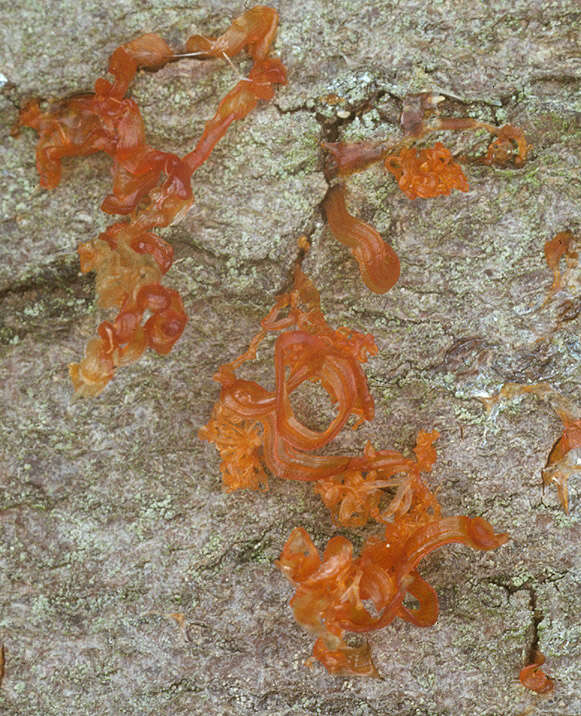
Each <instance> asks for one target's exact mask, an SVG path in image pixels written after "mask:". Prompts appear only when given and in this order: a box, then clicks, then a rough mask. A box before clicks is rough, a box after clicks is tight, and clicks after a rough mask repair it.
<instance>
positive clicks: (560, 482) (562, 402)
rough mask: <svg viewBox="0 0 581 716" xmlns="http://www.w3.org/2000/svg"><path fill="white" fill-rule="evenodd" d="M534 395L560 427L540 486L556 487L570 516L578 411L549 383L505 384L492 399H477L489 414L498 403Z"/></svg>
mask: <svg viewBox="0 0 581 716" xmlns="http://www.w3.org/2000/svg"><path fill="white" fill-rule="evenodd" d="M527 393H533V394H534V395H536V396H537V397H539V398H541V399H543V400H545V401H546V402H547V403H548V404H549V405H550V406H551V407H552V408H553V410H554V411H555V412H556V414H557V415H558V416H559V418H560V420H561V422H562V423H563V432H562V434H561V437H560V438H559V439H558V440H557V442H556V443H555V444H554V445H553V448H552V450H551V452H550V453H549V457H548V458H547V464H546V465H545V468H544V469H543V470H542V477H543V485H555V487H556V488H557V492H558V494H559V499H560V500H561V504H562V506H563V509H564V510H565V512H569V490H568V486H567V482H568V479H569V477H570V476H571V475H572V474H573V473H575V472H579V471H581V459H580V458H581V455H580V454H579V452H580V451H579V449H580V448H581V410H580V409H579V408H578V407H577V406H575V405H574V404H573V403H571V401H569V400H568V399H567V398H565V397H564V396H563V395H561V393H559V392H558V391H556V390H555V389H554V388H553V387H552V386H551V385H549V384H548V383H533V384H530V385H526V384H521V383H505V384H504V385H503V386H502V388H501V389H500V390H499V391H498V393H496V394H495V395H492V396H489V397H480V400H482V402H483V403H484V406H485V408H486V410H487V412H488V413H490V412H491V411H492V409H493V407H494V406H495V405H496V404H497V403H498V402H499V401H500V400H503V399H504V400H507V399H508V400H510V399H514V398H515V397H517V396H519V395H523V394H527Z"/></svg>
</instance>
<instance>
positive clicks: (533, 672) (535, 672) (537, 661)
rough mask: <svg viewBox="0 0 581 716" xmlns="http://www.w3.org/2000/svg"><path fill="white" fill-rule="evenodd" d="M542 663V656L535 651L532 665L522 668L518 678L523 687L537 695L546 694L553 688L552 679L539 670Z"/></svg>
mask: <svg viewBox="0 0 581 716" xmlns="http://www.w3.org/2000/svg"><path fill="white" fill-rule="evenodd" d="M544 663H545V657H544V655H543V654H541V652H540V651H537V652H536V654H535V658H534V661H533V663H532V664H528V665H527V666H525V667H523V668H522V669H521V670H520V673H519V676H518V678H519V681H520V682H521V684H522V685H523V686H525V687H526V688H527V689H530V690H531V691H536V692H537V694H548V693H549V692H550V691H552V690H553V689H554V687H555V682H554V681H553V679H551V678H550V677H548V676H547V675H546V674H545V672H544V671H543V670H542V669H541V666H542V665H543V664H544Z"/></svg>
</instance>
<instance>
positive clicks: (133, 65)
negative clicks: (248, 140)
mask: <svg viewBox="0 0 581 716" xmlns="http://www.w3.org/2000/svg"><path fill="white" fill-rule="evenodd" d="M277 26H278V14H277V12H276V11H275V10H273V9H272V8H269V7H265V6H257V7H254V8H252V9H250V10H248V11H247V12H245V13H244V14H243V15H241V16H240V17H239V18H237V19H236V20H234V22H233V23H232V25H231V27H230V28H229V29H228V30H226V32H225V33H224V34H223V35H221V36H220V37H218V38H216V39H214V38H205V37H201V36H199V35H195V36H193V37H190V39H189V40H188V41H187V43H186V50H187V52H188V53H189V54H193V55H195V56H198V57H200V58H205V57H218V58H221V57H224V56H227V57H232V56H234V55H236V54H237V53H238V52H240V51H241V50H243V49H244V48H246V49H247V51H248V54H249V55H250V57H251V59H252V60H253V65H252V68H251V70H250V73H249V75H248V77H247V78H244V79H241V80H240V81H239V82H238V84H237V85H236V86H235V87H234V88H233V89H232V90H231V91H230V92H229V93H228V94H227V95H226V96H225V97H224V99H223V100H222V101H221V102H220V104H219V106H218V110H217V112H216V114H215V116H214V117H213V118H212V119H210V120H209V121H208V122H206V125H205V128H204V131H203V133H202V136H201V137H200V139H199V141H198V143H197V145H196V146H195V148H194V149H193V151H191V152H190V153H189V154H186V155H185V156H184V157H179V156H177V155H175V154H172V153H169V152H162V151H158V150H156V149H154V148H153V147H151V146H149V145H148V144H147V142H146V139H145V126H144V123H143V119H142V117H141V113H140V111H139V107H138V106H137V104H136V102H135V101H134V100H132V99H130V98H128V97H126V96H125V94H126V93H127V90H128V89H129V86H130V84H131V82H132V80H133V78H134V76H135V74H136V72H137V70H138V69H139V68H144V69H149V70H157V69H159V68H161V67H163V66H164V65H165V64H166V63H167V62H169V61H170V60H173V59H179V57H181V55H179V54H178V55H176V54H174V52H173V51H172V50H171V49H170V48H169V46H168V45H167V44H166V42H165V41H164V40H163V39H162V38H161V37H159V35H156V34H153V33H149V34H146V35H143V36H141V37H138V38H137V39H135V40H132V41H131V42H128V43H126V44H124V45H122V46H121V47H119V48H117V49H116V50H115V52H114V53H113V54H112V55H111V58H110V60H109V67H108V70H109V74H110V75H111V76H112V77H113V80H112V81H110V80H107V79H104V78H99V79H98V80H97V81H96V82H95V91H94V93H93V94H86V95H82V96H79V97H73V98H72V99H69V100H61V101H59V102H56V103H53V104H52V105H51V106H50V107H49V109H48V110H47V111H46V112H42V111H41V110H40V107H39V105H38V102H37V101H32V102H29V103H28V104H26V105H25V106H24V107H23V108H22V110H21V113H20V124H21V125H23V126H26V127H32V128H33V129H35V130H36V131H37V132H38V133H39V140H38V144H37V150H36V165H37V169H38V173H39V175H40V184H41V186H43V187H45V188H47V189H52V188H54V187H56V186H57V185H58V183H59V182H60V179H61V161H62V159H63V158H64V157H69V156H81V155H87V154H92V153H94V152H99V151H102V152H105V153H106V154H108V155H109V156H110V157H111V159H112V160H113V166H112V174H113V187H112V192H111V194H109V196H107V197H106V198H105V200H104V201H103V204H102V206H101V208H102V209H103V211H105V212H107V213H109V214H121V215H128V216H129V219H128V221H126V222H118V223H115V224H112V225H111V226H109V227H108V228H107V229H106V230H105V231H104V232H103V233H101V234H100V235H99V236H98V237H97V238H96V239H93V240H91V241H88V242H86V243H83V244H81V245H80V246H79V255H80V259H81V270H82V271H83V272H87V271H95V272H96V274H97V279H96V290H97V296H98V301H99V305H101V306H102V307H104V308H114V309H116V310H117V311H118V314H117V316H116V318H115V319H114V320H113V321H111V322H109V321H104V322H103V323H102V324H101V325H100V326H99V329H98V335H97V336H96V337H95V338H93V339H91V341H90V342H89V344H88V346H87V350H86V354H85V357H84V359H83V360H82V361H81V362H80V363H73V364H72V365H71V366H70V368H69V372H70V375H71V378H72V381H73V385H74V387H75V391H76V393H77V394H78V395H83V396H89V395H97V394H98V393H100V392H101V391H102V390H103V388H104V387H105V386H106V385H107V383H108V382H109V381H110V380H111V378H112V377H113V375H114V373H115V370H116V368H118V367H119V366H121V365H124V364H126V363H131V362H133V361H135V360H137V358H139V356H140V355H141V354H142V352H143V350H144V349H145V348H146V347H150V348H152V349H153V350H155V351H156V352H158V353H161V354H164V353H168V352H169V351H170V350H171V348H172V347H173V345H174V343H175V342H176V341H177V340H178V338H179V337H180V335H181V334H182V332H183V330H184V327H185V325H186V321H187V317H186V314H185V311H184V306H183V303H182V300H181V298H180V296H179V295H178V294H177V293H176V292H175V291H172V290H171V289H166V288H164V287H163V286H161V284H160V279H161V276H162V275H163V274H164V273H165V272H166V271H167V270H168V269H169V267H170V266H171V264H172V261H173V250H172V247H171V246H170V245H169V244H168V243H166V242H165V241H163V240H162V239H161V238H159V236H157V234H155V233H152V232H153V231H154V230H157V229H159V228H161V227H165V226H169V225H170V224H172V223H175V222H177V221H179V220H180V219H181V218H182V217H183V216H184V215H185V214H186V213H187V212H188V210H189V209H190V207H191V205H192V202H193V194H192V189H191V177H192V174H193V173H194V172H195V171H196V169H198V168H199V167H200V166H201V165H202V164H203V163H204V162H205V161H206V159H207V158H208V157H209V155H210V153H211V152H212V149H213V148H214V146H215V145H216V143H217V142H218V141H219V140H220V139H221V138H222V137H223V136H224V134H225V133H226V130H227V129H228V127H229V126H230V124H232V122H233V121H235V120H239V119H242V118H243V117H245V116H246V115H247V114H248V113H249V112H250V111H252V110H253V109H254V108H255V107H256V105H257V104H258V101H259V100H269V99H271V98H272V97H273V95H274V86H275V85H277V84H285V83H286V73H285V68H284V66H283V64H282V63H281V61H280V60H279V59H278V58H277V57H273V56H270V54H269V52H270V48H271V45H272V42H273V40H274V38H275V35H276V30H277Z"/></svg>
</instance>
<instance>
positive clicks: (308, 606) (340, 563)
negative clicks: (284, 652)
mask: <svg viewBox="0 0 581 716" xmlns="http://www.w3.org/2000/svg"><path fill="white" fill-rule="evenodd" d="M426 491H427V489H426ZM429 497H430V499H429V500H428V501H427V502H425V501H424V499H425V496H424V499H422V498H417V497H416V495H414V496H413V497H412V499H411V504H409V506H406V507H407V509H406V507H403V506H399V507H398V508H397V509H395V510H394V514H393V517H392V520H391V521H390V522H388V523H387V524H386V526H385V534H384V536H383V538H380V537H370V538H369V539H368V540H367V541H366V542H365V544H364V546H363V549H362V551H361V555H360V556H359V557H354V555H353V546H352V544H351V542H350V541H349V540H347V539H346V538H345V537H333V538H332V539H331V540H330V541H329V543H328V544H327V547H326V549H325V551H324V553H323V555H322V556H320V555H319V552H318V551H317V549H316V547H315V546H314V544H313V542H312V540H311V539H310V537H309V535H308V534H307V533H306V531H305V530H304V529H303V528H302V527H297V528H295V529H294V530H293V532H292V533H291V535H290V537H289V539H288V540H287V542H286V544H285V546H284V549H283V551H282V554H281V557H280V559H279V560H278V562H277V565H278V567H279V568H280V569H281V570H282V572H283V573H284V574H285V575H286V576H287V577H288V579H289V580H290V581H291V582H292V583H293V584H294V585H295V587H296V593H295V595H294V597H293V598H292V599H291V607H292V609H293V612H294V615H295V618H296V620H297V621H298V622H299V624H302V625H303V626H304V627H306V628H307V629H308V630H309V631H311V632H312V633H313V634H314V635H315V636H316V637H317V641H316V642H315V645H314V648H313V656H314V657H315V658H316V659H317V660H319V661H320V662H321V663H322V664H323V665H324V666H325V667H326V668H327V670H328V671H330V672H331V673H339V674H361V675H366V676H377V675H378V674H377V671H376V669H375V666H374V664H373V661H372V659H371V654H370V650H369V646H368V645H367V644H366V643H364V644H363V645H361V646H349V645H348V644H347V643H346V641H345V634H346V632H355V633H363V632H368V631H372V630H376V629H381V628H382V627H384V626H387V625H388V624H390V623H391V622H392V621H393V620H394V619H395V618H396V617H399V618H401V619H404V620H406V621H409V622H411V623H412V624H414V625H416V626H423V627H427V626H431V625H432V624H434V623H435V621H436V620H437V618H438V599H437V596H436V593H435V591H434V589H433V588H432V587H431V586H430V584H428V582H426V581H425V580H424V579H423V578H422V577H421V576H420V574H419V573H418V571H417V567H418V565H419V563H420V562H421V561H422V559H424V557H426V556H427V555H428V554H429V553H430V552H432V551H433V550H435V549H438V548H439V547H443V546H444V545H446V544H450V543H452V542H462V543H463V544H465V545H467V546H469V547H472V548H473V549H482V550H490V549H496V548H497V547H499V546H500V545H502V544H504V543H505V542H506V541H507V539H508V537H507V535H505V534H496V533H495V532H494V530H493V528H492V527H491V525H490V524H489V523H488V522H487V521H486V520H484V519H482V518H480V517H474V518H470V517H441V516H440V509H439V505H438V504H437V502H436V500H435V498H434V497H433V495H431V494H430V495H429ZM407 594H409V595H411V596H412V597H414V598H415V599H416V600H417V602H418V606H417V607H415V608H410V607H408V606H406V605H405V604H404V599H405V597H406V595H407ZM371 605H373V606H371Z"/></svg>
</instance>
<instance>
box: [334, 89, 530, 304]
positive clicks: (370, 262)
mask: <svg viewBox="0 0 581 716" xmlns="http://www.w3.org/2000/svg"><path fill="white" fill-rule="evenodd" d="M444 99H445V98H444V97H442V96H441V95H435V94H432V93H431V92H422V93H420V94H413V95H408V96H406V97H405V98H404V100H403V108H402V112H401V117H400V125H401V129H402V131H403V135H404V136H403V138H402V139H400V140H399V141H397V142H396V141H388V140H387V139H386V140H383V141H364V142H351V143H349V142H323V144H322V146H323V148H324V149H325V151H326V152H327V159H326V162H325V173H326V176H327V179H329V180H331V179H333V178H335V177H337V176H339V177H346V176H348V175H350V174H354V173H355V172H360V171H363V170H365V169H367V168H368V167H369V166H371V165H372V164H375V163H376V162H379V161H383V162H384V166H385V168H386V169H387V171H388V172H390V173H391V174H392V175H393V176H394V177H395V179H396V180H397V183H398V186H399V188H400V189H401V190H402V191H403V192H404V194H405V195H406V196H407V197H408V198H410V199H417V198H421V199H429V198H434V197H437V196H442V195H449V194H450V193H451V192H452V190H453V189H457V190H459V191H464V192H466V191H468V189H469V187H468V179H467V178H466V176H465V174H464V172H463V171H462V169H461V167H460V165H459V164H458V163H457V162H456V161H454V160H453V157H452V154H451V153H450V151H449V150H448V149H447V148H446V147H445V146H444V145H443V144H442V143H441V142H437V143H436V144H434V145H433V146H432V147H428V148H426V149H421V150H419V151H418V150H417V149H415V148H414V146H413V145H414V144H415V143H417V142H418V141H420V140H421V139H423V138H425V137H426V136H428V135H430V134H432V133H434V132H439V131H462V130H476V129H484V130H486V131H487V132H489V133H490V134H492V135H494V136H495V137H496V139H494V140H493V141H492V143H491V144H490V145H489V147H488V150H487V152H486V155H485V156H483V157H480V158H479V159H476V160H472V161H475V162H477V163H481V164H487V165H500V166H504V165H507V164H510V163H512V164H514V166H517V167H520V166H522V164H523V163H524V162H525V160H526V157H527V154H528V152H529V149H530V146H529V144H528V143H527V141H526V139H525V137H524V134H523V133H522V131H521V130H520V129H518V128H517V127H514V126H512V125H510V124H507V125H504V126H503V127H496V126H495V125H493V124H488V123H487V122H480V121H479V120H476V119H471V118H453V117H440V116H438V114H437V110H438V105H439V104H440V102H442V101H443V100H444ZM323 206H324V208H325V212H326V214H327V220H328V222H329V227H330V229H331V232H332V233H333V235H334V236H335V237H336V238H337V239H338V240H339V241H341V242H342V243H344V244H346V245H347V246H349V248H351V251H352V253H353V255H354V256H355V258H356V259H357V261H358V263H359V268H360V270H361V277H362V279H363V281H364V283H365V284H366V285H367V286H368V288H370V289H371V290H372V291H374V292H375V293H385V291H387V290H389V289H390V288H391V287H392V286H393V285H394V284H395V282H396V281H397V279H398V276H399V261H397V256H396V255H395V253H393V251H392V250H391V249H390V247H389V246H387V247H386V245H385V244H383V242H382V241H381V237H380V236H379V234H378V233H377V231H376V230H375V229H374V228H373V227H371V226H369V225H368V224H366V223H364V222H363V221H360V220H359V219H356V218H355V217H354V216H352V215H351V214H349V212H348V211H347V209H346V208H345V200H344V188H343V187H342V186H339V187H334V188H332V189H331V191H330V192H329V194H328V195H327V197H326V199H325V201H324V203H323ZM396 261H397V263H396Z"/></svg>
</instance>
